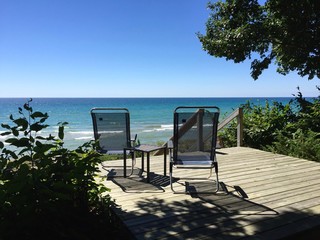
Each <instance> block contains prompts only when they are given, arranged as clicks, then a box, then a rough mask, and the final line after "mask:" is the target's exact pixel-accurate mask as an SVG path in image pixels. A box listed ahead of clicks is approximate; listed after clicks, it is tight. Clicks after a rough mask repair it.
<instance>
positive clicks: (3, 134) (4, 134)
mask: <svg viewBox="0 0 320 240" xmlns="http://www.w3.org/2000/svg"><path fill="white" fill-rule="evenodd" d="M10 134H11V132H3V133H0V135H1V136H6V135H10Z"/></svg>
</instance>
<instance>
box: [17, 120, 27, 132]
mask: <svg viewBox="0 0 320 240" xmlns="http://www.w3.org/2000/svg"><path fill="white" fill-rule="evenodd" d="M13 122H14V123H15V124H17V125H18V126H19V127H20V126H21V127H22V129H21V130H23V131H24V130H26V129H27V128H28V121H27V120H26V119H25V118H18V119H16V120H14V121H13Z"/></svg>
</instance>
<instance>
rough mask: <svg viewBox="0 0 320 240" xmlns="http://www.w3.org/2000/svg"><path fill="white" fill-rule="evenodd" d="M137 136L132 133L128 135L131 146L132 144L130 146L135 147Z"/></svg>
mask: <svg viewBox="0 0 320 240" xmlns="http://www.w3.org/2000/svg"><path fill="white" fill-rule="evenodd" d="M137 137H138V135H137V134H132V135H131V136H130V142H131V146H132V147H135V146H136V141H137Z"/></svg>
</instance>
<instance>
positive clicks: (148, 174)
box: [147, 152, 150, 183]
mask: <svg viewBox="0 0 320 240" xmlns="http://www.w3.org/2000/svg"><path fill="white" fill-rule="evenodd" d="M147 182H148V183H149V182H150V153H149V152H147Z"/></svg>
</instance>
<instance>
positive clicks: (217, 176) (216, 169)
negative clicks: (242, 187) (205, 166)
mask: <svg viewBox="0 0 320 240" xmlns="http://www.w3.org/2000/svg"><path fill="white" fill-rule="evenodd" d="M213 164H214V170H215V173H216V184H217V187H216V191H215V192H216V193H217V192H219V190H220V184H219V175H218V162H214V163H213ZM211 170H212V169H211Z"/></svg>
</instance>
